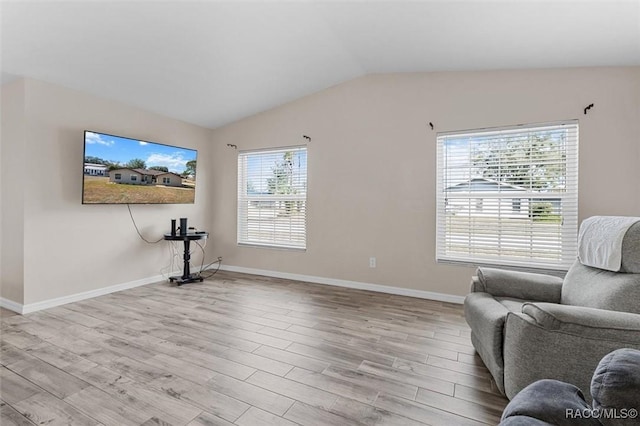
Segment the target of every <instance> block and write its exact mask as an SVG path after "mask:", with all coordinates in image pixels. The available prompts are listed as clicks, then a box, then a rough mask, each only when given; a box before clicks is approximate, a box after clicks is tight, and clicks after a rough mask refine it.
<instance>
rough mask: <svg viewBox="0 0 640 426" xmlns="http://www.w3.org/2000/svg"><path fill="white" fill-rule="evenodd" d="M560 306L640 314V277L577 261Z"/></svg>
mask: <svg viewBox="0 0 640 426" xmlns="http://www.w3.org/2000/svg"><path fill="white" fill-rule="evenodd" d="M635 226H636V225H634V227H635ZM561 303H562V304H564V305H575V306H586V307H590V308H598V309H606V310H610V311H620V312H632V313H636V314H640V274H628V273H621V272H610V271H605V270H603V269H598V268H592V267H590V266H585V265H583V264H581V263H580V262H579V261H577V260H576V262H575V263H574V264H573V266H571V269H569V272H567V275H566V277H565V278H564V283H563V284H562V296H561Z"/></svg>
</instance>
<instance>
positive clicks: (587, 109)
mask: <svg viewBox="0 0 640 426" xmlns="http://www.w3.org/2000/svg"><path fill="white" fill-rule="evenodd" d="M591 108H593V104H589V105H588V106H587V107H585V109H584V115H587V111H589V110H590V109H591Z"/></svg>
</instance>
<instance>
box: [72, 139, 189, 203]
mask: <svg viewBox="0 0 640 426" xmlns="http://www.w3.org/2000/svg"><path fill="white" fill-rule="evenodd" d="M197 155H198V151H195V150H193V149H187V148H180V147H177V146H171V145H164V144H160V143H155V142H147V141H142V140H138V139H130V138H124V137H122V136H114V135H108V134H105V133H98V132H92V131H89V130H85V132H84V172H83V184H82V204H191V203H193V202H194V201H195V194H196V160H197V158H196V157H197Z"/></svg>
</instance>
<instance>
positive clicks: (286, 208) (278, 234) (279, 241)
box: [238, 146, 307, 249]
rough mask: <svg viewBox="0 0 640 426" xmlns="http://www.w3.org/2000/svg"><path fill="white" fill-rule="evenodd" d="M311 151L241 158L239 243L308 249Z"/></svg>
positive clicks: (250, 153) (276, 151)
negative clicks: (308, 169)
mask: <svg viewBox="0 0 640 426" xmlns="http://www.w3.org/2000/svg"><path fill="white" fill-rule="evenodd" d="M306 241H307V148H306V147H304V146H302V147H301V146H298V147H290V148H278V149H272V150H262V151H245V152H240V153H239V155H238V244H251V245H264V246H273V247H285V248H297V249H305V248H306Z"/></svg>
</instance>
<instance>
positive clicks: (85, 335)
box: [0, 272, 507, 426]
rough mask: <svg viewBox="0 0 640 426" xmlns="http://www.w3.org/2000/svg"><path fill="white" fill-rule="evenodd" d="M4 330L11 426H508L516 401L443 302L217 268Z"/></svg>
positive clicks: (8, 321)
mask: <svg viewBox="0 0 640 426" xmlns="http://www.w3.org/2000/svg"><path fill="white" fill-rule="evenodd" d="M1 320H2V328H1V330H2V337H1V350H2V352H1V358H0V360H1V363H2V366H1V367H0V368H1V375H0V386H1V399H2V402H1V404H2V405H1V406H0V411H1V414H2V418H1V421H0V423H1V424H2V426H9V425H33V424H36V425H40V424H46V425H62V424H65V425H66V424H73V425H99V424H103V425H117V426H123V425H176V426H177V425H190V426H196V425H198V426H202V425H232V424H233V425H240V426H244V425H260V426H262V425H266V426H268V425H295V424H300V425H339V426H344V425H406V426H411V425H420V424H430V425H478V424H493V425H495V424H497V423H498V422H499V419H500V414H501V412H502V409H503V408H504V406H505V404H506V402H507V401H506V399H505V398H504V397H502V396H501V395H500V394H499V392H498V391H497V390H496V387H495V383H493V382H492V380H491V377H490V375H489V373H488V371H487V369H486V368H485V367H484V365H483V364H482V361H481V360H480V359H479V358H478V356H477V355H475V353H474V350H473V348H472V346H471V343H470V340H469V328H468V327H467V325H466V324H465V321H464V318H463V315H462V307H461V306H459V305H453V304H448V303H442V302H435V301H429V300H422V299H414V298H410V297H402V296H394V295H388V294H381V293H372V292H367V291H359V290H352V289H343V288H338V287H331V286H324V285H317V284H309V283H302V282H296V281H289V280H282V279H274V278H267V277H259V276H251V275H244V274H236V273H229V272H219V273H218V274H217V275H214V276H213V277H212V278H211V279H208V280H206V281H205V282H204V283H195V284H187V285H184V286H182V287H175V286H174V285H173V284H169V283H166V282H163V283H158V284H152V285H147V286H144V287H138V288H135V289H131V290H127V291H122V292H119V293H113V294H110V295H106V296H102V297H98V298H94V299H90V300H85V301H81V302H76V303H71V304H68V305H64V306H60V307H56V308H52V309H48V310H45V311H40V312H35V313H32V314H28V315H24V316H20V315H11V314H10V313H8V311H3V315H2V318H1Z"/></svg>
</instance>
